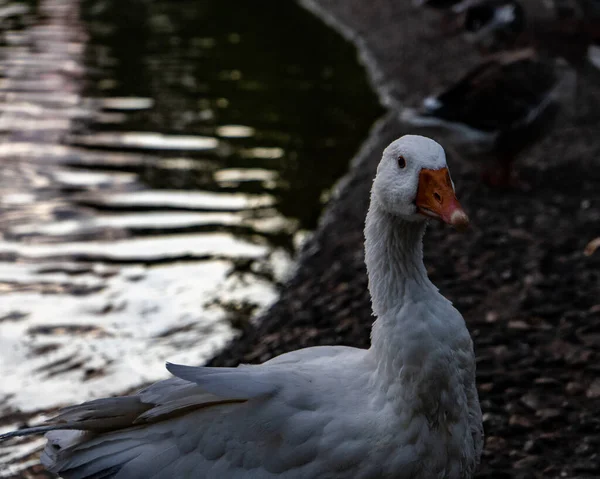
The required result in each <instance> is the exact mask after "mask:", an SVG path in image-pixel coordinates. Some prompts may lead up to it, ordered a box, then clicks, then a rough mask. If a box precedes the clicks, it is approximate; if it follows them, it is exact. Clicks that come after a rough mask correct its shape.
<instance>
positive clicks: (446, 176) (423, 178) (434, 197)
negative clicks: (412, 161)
mask: <svg viewBox="0 0 600 479" xmlns="http://www.w3.org/2000/svg"><path fill="white" fill-rule="evenodd" d="M416 204H417V211H418V212H419V213H420V214H422V215H424V216H428V217H430V218H436V219H438V220H440V221H443V222H444V223H448V224H449V225H452V226H454V227H455V228H456V229H457V230H461V231H462V230H465V229H467V227H468V226H469V217H468V216H467V214H466V213H465V211H464V210H463V209H462V206H460V203H459V202H458V200H457V199H456V195H455V193H454V188H453V187H452V181H451V180H450V173H448V168H441V169H439V170H429V169H426V168H423V169H422V170H421V173H419V187H418V189H417V199H416Z"/></svg>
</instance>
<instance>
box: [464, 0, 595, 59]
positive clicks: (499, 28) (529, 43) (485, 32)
mask: <svg viewBox="0 0 600 479" xmlns="http://www.w3.org/2000/svg"><path fill="white" fill-rule="evenodd" d="M546 5H547V6H548V8H533V7H532V6H531V5H529V4H527V6H528V7H529V8H525V7H524V6H523V4H522V3H521V2H519V1H516V0H510V1H508V0H480V1H478V2H471V3H470V4H469V5H467V6H466V9H465V12H464V20H463V23H462V24H463V27H462V32H463V33H464V35H465V37H466V38H467V39H468V40H470V41H471V42H473V43H474V44H475V45H477V46H478V48H479V49H480V51H481V52H482V53H484V54H488V53H492V52H498V51H502V50H510V49H521V48H527V47H533V48H535V49H536V50H537V51H538V52H540V53H544V54H547V55H550V56H553V57H557V58H564V59H565V60H566V61H567V62H569V63H570V64H571V65H572V66H573V67H575V68H576V69H578V70H582V69H584V68H585V67H586V64H587V62H588V61H589V62H590V63H592V64H594V60H593V59H594V58H595V59H596V60H597V54H596V55H594V52H595V51H596V50H595V49H594V48H593V46H594V45H595V44H596V45H598V44H599V42H600V0H553V1H552V2H550V3H548V4H546ZM538 7H539V5H538Z"/></svg>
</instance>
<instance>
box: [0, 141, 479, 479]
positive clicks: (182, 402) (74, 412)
mask: <svg viewBox="0 0 600 479" xmlns="http://www.w3.org/2000/svg"><path fill="white" fill-rule="evenodd" d="M428 218H436V219H439V220H441V221H444V222H446V223H449V224H451V225H453V226H456V227H464V226H466V225H467V224H468V218H467V216H466V214H465V213H464V211H463V210H462V208H461V206H460V204H459V203H458V200H457V199H456V196H455V193H454V186H453V184H452V181H451V179H450V175H449V173H448V169H447V166H446V158H445V154H444V150H443V149H442V147H441V146H440V145H439V144H437V143H436V142H434V141H433V140H430V139H428V138H425V137H422V136H404V137H402V138H400V139H399V140H396V141H394V142H393V143H392V144H391V145H389V146H388V148H387V149H386V150H385V151H384V153H383V158H382V160H381V163H380V164H379V167H378V170H377V176H376V178H375V181H374V183H373V189H372V194H371V206H370V208H369V212H368V214H367V220H366V228H365V240H366V241H365V245H366V246H365V250H366V264H367V268H368V274H369V290H370V292H371V297H372V303H373V311H374V314H375V315H376V316H377V319H376V321H375V323H374V325H373V331H372V345H371V348H370V349H368V350H363V349H356V348H351V347H343V346H331V347H314V348H306V349H301V350H299V351H295V352H292V353H288V354H283V355H281V356H279V357H276V358H274V359H272V360H270V361H268V362H266V363H264V364H262V365H257V366H248V365H246V366H240V367H239V368H203V367H189V366H178V365H175V364H168V365H167V369H168V370H169V371H170V372H171V373H172V374H173V375H174V376H176V377H174V378H171V379H168V380H166V381H162V382H158V383H156V384H154V385H152V386H150V387H148V388H146V389H144V390H142V391H140V392H139V393H137V394H135V395H132V396H124V397H117V398H106V399H98V400H95V401H91V402H87V403H84V404H81V405H78V406H73V407H69V408H66V409H63V410H62V411H61V412H60V414H59V415H58V416H57V417H56V418H55V419H53V420H52V421H51V423H50V424H49V425H44V426H40V427H34V428H29V429H25V430H21V431H15V432H13V433H9V434H7V435H5V436H4V437H3V438H4V439H6V438H8V437H13V436H19V435H26V434H35V433H47V434H46V437H47V439H48V443H47V445H46V448H45V450H44V452H43V455H42V458H41V459H42V462H43V464H44V465H45V466H46V467H47V468H48V469H49V470H50V471H54V472H57V473H59V474H60V475H61V476H62V477H64V478H119V479H121V478H126V479H135V478H139V479H142V478H143V479H147V478H165V479H166V478H169V479H171V478H183V477H190V478H191V477H194V478H211V479H223V478H230V479H231V478H275V477H277V478H303V479H304V478H329V479H336V478H350V477H352V478H362V479H369V478H373V479H375V478H401V479H404V478H406V479H408V478H410V479H419V478H422V479H425V478H426V479H431V478H447V479H454V478H470V477H472V475H473V473H474V470H475V468H476V466H477V464H478V462H479V457H480V454H481V448H482V441H483V439H482V436H483V430H482V422H481V409H480V407H479V401H478V397H477V390H476V387H475V358H474V355H473V344H472V341H471V337H470V336H469V333H468V331H467V328H466V326H465V322H464V320H463V318H462V316H461V314H460V313H459V312H458V311H457V310H456V309H455V308H454V307H453V306H452V304H451V303H450V301H448V300H447V299H445V298H444V297H443V296H442V295H441V294H439V293H438V291H437V289H436V287H435V286H434V285H433V284H432V283H431V282H430V281H429V279H428V278H427V274H426V271H425V267H424V265H423V261H422V237H423V234H424V232H425V226H426V223H427V219H428Z"/></svg>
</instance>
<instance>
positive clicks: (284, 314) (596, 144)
mask: <svg viewBox="0 0 600 479" xmlns="http://www.w3.org/2000/svg"><path fill="white" fill-rule="evenodd" d="M410 3H411V2H408V1H406V2H399V1H397V0H374V1H370V2H363V1H361V0H315V1H311V2H310V4H311V6H312V8H313V9H314V8H317V9H319V10H320V14H322V15H325V16H327V17H328V21H330V22H331V21H334V22H340V23H339V24H336V27H337V28H342V30H343V31H344V33H345V34H346V35H347V36H348V37H350V38H352V39H353V41H355V42H357V43H358V45H359V47H360V48H361V51H362V54H363V59H364V60H365V61H366V62H367V64H368V66H369V69H370V71H371V74H372V77H373V83H374V84H375V85H376V87H377V88H378V89H379V91H380V94H381V96H382V98H383V100H384V102H385V103H387V104H388V106H390V107H391V109H390V113H389V114H388V115H387V116H386V117H385V118H383V119H382V120H381V121H380V122H379V124H378V125H376V127H375V128H374V129H373V131H372V132H371V135H370V138H369V140H368V141H367V143H366V144H365V145H364V147H363V149H362V151H361V152H360V154H359V155H358V157H357V158H355V160H354V163H353V166H352V168H351V171H350V172H349V174H348V175H347V177H346V178H345V179H344V181H343V182H342V183H341V184H340V187H339V189H338V192H337V195H336V197H335V199H334V201H333V202H332V203H331V205H330V207H329V208H328V210H327V212H326V214H325V216H324V218H323V220H322V222H321V226H320V228H319V230H318V231H317V232H316V233H315V235H314V237H313V238H312V240H311V241H310V242H309V243H308V244H307V247H306V249H305V251H304V253H303V255H302V257H301V259H300V262H299V266H298V269H297V272H296V274H295V275H294V277H293V278H292V279H291V281H290V282H289V284H288V285H287V287H286V288H285V290H284V292H283V294H282V296H281V299H280V300H279V301H278V302H277V303H276V304H275V305H274V306H273V307H272V308H271V309H270V310H269V311H268V312H267V314H266V315H265V316H264V317H263V318H262V321H260V322H259V324H258V326H256V327H248V329H247V330H246V331H245V332H244V333H243V334H242V335H241V337H239V338H238V339H237V340H236V341H235V342H234V343H233V344H232V345H231V347H230V348H229V349H228V350H226V351H224V352H223V353H222V354H221V355H219V356H218V357H217V358H215V359H214V360H213V361H212V364H213V365H234V364H237V363H239V362H240V361H242V362H262V361H264V360H266V359H268V358H270V357H272V356H274V355H277V354H280V353H283V352H285V351H290V350H293V349H297V348H300V347H306V346H312V345H317V344H346V345H353V346H361V347H368V345H369V331H370V326H371V322H372V319H373V318H372V316H371V314H370V312H371V311H370V304H369V297H368V295H367V290H366V286H367V282H366V275H365V268H364V265H363V244H362V242H363V235H362V229H363V221H364V216H365V213H366V209H367V205H368V192H369V188H370V183H371V180H372V178H373V176H374V171H375V167H376V165H377V162H378V161H379V158H380V155H381V151H382V149H383V148H384V147H385V146H386V145H387V144H388V143H389V142H390V141H391V140H393V139H395V138H396V137H398V136H400V135H402V134H403V133H406V132H407V131H408V130H407V129H406V127H405V126H402V125H400V124H399V123H398V122H397V120H396V117H397V112H398V107H399V106H400V105H402V104H411V105H414V104H417V103H418V101H419V99H420V98H421V97H422V96H423V95H425V94H426V93H428V92H430V91H431V90H432V89H435V88H438V87H439V86H440V85H443V84H445V83H447V82H448V81H452V80H453V79H456V78H458V77H459V76H460V75H461V73H462V72H464V71H465V69H467V68H469V67H470V66H472V65H473V64H474V63H475V62H476V61H477V56H476V55H475V54H474V53H473V52H472V50H471V49H470V47H469V46H468V45H466V44H464V43H462V41H461V40H460V39H454V40H442V39H440V38H439V36H436V32H435V29H434V28H432V27H431V26H430V25H431V23H428V22H425V21H424V15H423V13H422V12H418V11H415V10H414V9H413V8H412V7H411V6H410ZM598 87H599V86H597V85H594V84H593V82H590V81H587V82H586V81H582V82H581V83H580V88H581V95H582V98H584V100H583V104H585V105H586V106H587V113H588V114H587V115H586V117H585V118H584V116H583V115H577V112H576V115H575V117H572V118H570V119H568V120H563V121H561V122H560V124H559V125H558V127H557V128H556V129H555V130H554V131H553V132H552V133H551V134H550V135H549V136H548V137H547V138H546V139H545V140H543V141H542V142H540V143H539V144H537V145H536V146H535V147H534V148H532V149H531V150H530V151H528V152H527V153H526V154H524V155H523V157H522V158H521V159H520V160H519V162H518V165H519V172H520V176H521V178H522V180H524V182H526V183H528V184H529V185H530V187H531V188H530V190H529V191H524V190H518V189H512V190H491V189H489V188H488V187H486V186H484V185H482V184H481V182H480V180H479V173H478V170H477V168H478V165H474V164H472V163H467V162H466V161H465V160H463V159H461V157H460V156H459V155H460V152H458V155H457V154H454V155H452V156H451V158H450V160H449V161H450V167H451V170H452V174H453V178H454V181H455V183H456V185H457V190H458V196H459V198H460V200H461V202H462V203H463V206H465V208H466V209H467V211H468V212H469V213H470V215H471V219H472V223H473V227H472V229H471V230H470V231H469V232H468V233H466V234H460V233H456V232H454V231H452V230H450V229H448V228H445V227H443V226H441V225H432V227H431V228H430V229H429V232H428V234H427V236H426V244H425V262H426V265H427V267H428V270H429V273H430V277H431V279H432V280H433V282H434V283H435V284H436V285H437V286H438V287H439V288H440V290H441V292H442V293H443V294H444V295H446V296H447V297H448V298H450V299H451V300H452V301H453V302H454V304H455V305H456V307H457V308H458V309H459V310H460V311H461V312H462V313H463V315H464V317H465V319H466V321H467V324H468V326H469V329H470V331H471V334H472V335H473V338H474V341H475V348H476V353H477V367H478V385H479V393H480V399H481V404H482V409H483V412H484V425H485V431H486V446H485V452H484V455H483V458H482V465H481V467H480V472H479V474H478V476H477V477H479V478H523V479H525V478H554V477H556V478H559V477H560V478H592V477H599V476H600V378H599V376H598V373H599V372H600V362H599V359H600V294H599V293H600V270H599V267H600V251H598V252H596V254H594V255H592V256H585V255H584V254H583V251H584V248H585V246H586V244H587V243H588V242H589V241H590V240H591V239H593V238H595V237H598V236H600V193H599V189H600V128H599V126H600V125H599V123H598V122H597V121H596V120H594V117H593V113H594V108H595V105H597V104H598V103H597V100H598V96H600V92H599V90H600V89H599V88H598ZM596 111H598V110H596ZM590 112H591V113H592V116H591V117H590V115H589V113H590ZM590 118H591V120H590ZM315 174H318V172H315Z"/></svg>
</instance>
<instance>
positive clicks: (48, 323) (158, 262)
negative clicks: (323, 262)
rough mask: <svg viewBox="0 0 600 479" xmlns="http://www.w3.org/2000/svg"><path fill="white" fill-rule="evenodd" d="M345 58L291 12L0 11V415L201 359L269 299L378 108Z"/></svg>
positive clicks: (87, 6) (157, 4)
mask: <svg viewBox="0 0 600 479" xmlns="http://www.w3.org/2000/svg"><path fill="white" fill-rule="evenodd" d="M355 57H356V53H355V51H354V49H353V47H352V46H350V45H348V44H347V43H345V42H344V41H343V40H342V39H341V38H340V37H339V36H338V35H337V34H335V33H334V32H332V31H330V30H329V29H327V28H326V27H325V26H324V25H323V24H321V23H320V21H319V20H318V19H316V18H314V17H313V16H312V15H311V14H309V13H308V12H306V11H304V10H303V9H302V8H300V7H299V6H297V5H296V4H295V3H294V2H282V1H280V0H253V1H252V2H249V1H248V0H213V1H207V0H193V1H186V0H179V1H177V2H173V1H169V0H154V1H150V0H102V1H99V0H97V1H86V2H81V3H80V2H78V1H77V0H62V1H61V0H37V1H31V2H11V1H0V135H1V137H2V141H1V142H0V161H2V173H1V174H0V230H1V232H2V236H1V237H0V294H1V295H2V299H1V301H0V369H1V371H2V381H1V383H0V404H1V405H2V406H1V409H0V416H4V417H5V419H6V418H7V417H9V416H11V414H12V413H14V412H16V411H22V412H24V413H27V414H37V413H39V414H43V412H44V411H47V410H49V409H52V408H55V407H57V406H59V405H64V404H68V403H72V402H79V401H82V400H86V399H91V398H94V397H99V396H105V395H110V394H118V393H121V392H123V391H126V390H128V389H131V388H133V387H137V386H139V385H141V384H143V383H146V382H148V381H153V380H157V379H161V378H163V377H165V376H166V373H165V370H164V366H163V365H164V361H165V360H167V359H168V360H170V361H174V362H184V363H191V364H195V363H197V364H199V363H202V362H203V361H205V360H207V359H208V358H210V357H211V356H212V355H213V354H215V352H216V351H218V350H219V349H220V348H222V347H224V345H226V343H227V342H228V341H229V340H230V339H231V337H232V336H233V335H234V334H235V330H236V327H238V326H239V325H240V324H243V323H244V322H246V321H250V320H252V318H253V317H255V316H256V314H258V313H259V312H260V311H261V310H262V309H263V308H265V307H266V306H268V305H269V304H270V303H271V302H272V301H274V300H275V298H276V296H277V292H278V288H279V287H280V285H281V284H282V282H283V281H284V280H285V277H286V274H287V273H288V272H289V270H290V265H291V264H292V261H293V258H294V255H295V253H296V252H297V249H298V247H299V245H300V244H301V243H302V240H303V238H305V237H306V234H307V232H309V231H310V230H312V229H314V227H315V226H316V223H317V220H318V218H319V215H320V213H321V211H322V208H323V205H324V204H325V203H326V201H327V198H328V194H329V191H330V188H331V187H332V185H333V184H334V182H335V181H336V180H337V179H338V178H339V177H340V176H341V175H342V174H343V173H344V172H345V170H346V168H347V165H348V161H349V159H350V158H351V157H352V156H353V154H354V152H355V151H356V150H357V148H358V147H359V145H360V143H361V140H362V139H363V138H364V137H365V135H366V132H367V130H368V128H369V127H370V125H371V124H372V122H373V121H374V119H375V118H376V116H377V115H378V114H379V113H380V109H379V106H378V105H377V101H376V98H375V96H374V94H373V93H372V92H371V91H370V89H369V86H368V84H367V81H366V78H365V73H364V71H363V70H362V68H361V67H360V66H359V65H358V64H357V61H356V58H355ZM39 417H41V416H39ZM0 424H1V425H2V427H1V428H0V432H1V431H3V430H6V429H9V428H11V427H14V426H15V423H14V421H11V420H5V421H4V422H0ZM4 454H6V455H7V456H5V457H4V458H2V457H0V460H4V461H7V462H12V461H15V460H17V459H18V458H19V457H20V456H22V455H23V449H22V448H21V449H20V450H16V449H15V450H5V452H4ZM13 472H14V471H13ZM0 477H2V473H1V472H0Z"/></svg>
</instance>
